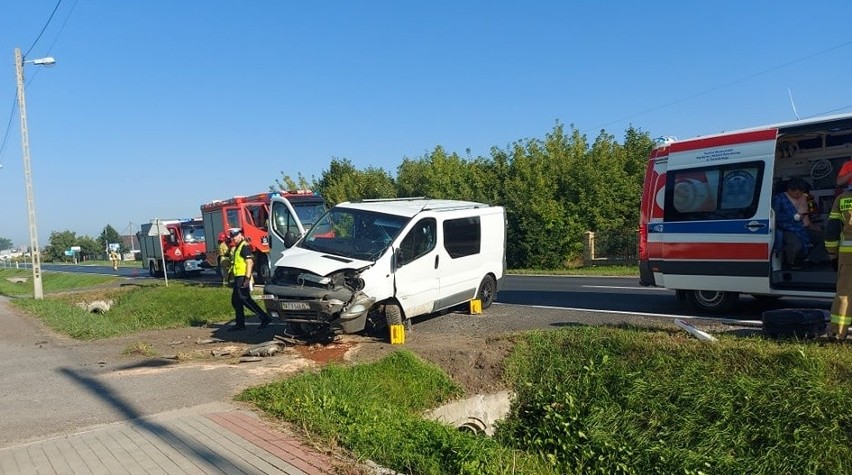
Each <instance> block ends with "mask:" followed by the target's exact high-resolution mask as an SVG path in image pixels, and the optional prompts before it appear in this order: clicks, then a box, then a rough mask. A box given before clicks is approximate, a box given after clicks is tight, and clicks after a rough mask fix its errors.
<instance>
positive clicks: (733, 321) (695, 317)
mask: <svg viewBox="0 0 852 475" xmlns="http://www.w3.org/2000/svg"><path fill="white" fill-rule="evenodd" d="M494 305H514V304H506V303H500V302H494ZM518 306H519V307H530V308H542V309H546V310H573V311H575V312H592V313H609V314H615V315H637V316H640V317H655V318H670V319H675V318H681V319H687V320H713V321H716V322H721V323H729V324H732V325H740V326H763V322H762V321H760V320H737V319H735V318H721V317H708V316H698V315H672V314H669V313H647V312H628V311H624V310H596V309H592V308H577V307H554V306H552V305H518Z"/></svg>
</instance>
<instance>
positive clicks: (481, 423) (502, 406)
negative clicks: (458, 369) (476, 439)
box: [426, 391, 512, 436]
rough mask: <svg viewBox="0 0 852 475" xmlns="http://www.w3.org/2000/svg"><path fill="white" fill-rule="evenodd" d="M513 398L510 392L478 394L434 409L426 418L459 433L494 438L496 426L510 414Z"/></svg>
mask: <svg viewBox="0 0 852 475" xmlns="http://www.w3.org/2000/svg"><path fill="white" fill-rule="evenodd" d="M511 397H512V394H511V393H510V392H509V391H500V392H497V393H493V394H477V395H474V396H472V397H469V398H467V399H462V400H460V401H453V402H451V403H449V404H445V405H443V406H441V407H438V408H436V409H433V410H432V411H429V412H428V413H427V414H426V417H428V418H429V419H433V420H437V421H440V422H443V423H445V424H449V425H451V426H453V427H456V428H457V429H458V430H459V431H464V432H471V433H474V434H485V435H488V436H492V435H494V424H495V423H496V422H497V421H499V420H502V419H504V418H505V417H506V415H507V414H509V406H510V401H511Z"/></svg>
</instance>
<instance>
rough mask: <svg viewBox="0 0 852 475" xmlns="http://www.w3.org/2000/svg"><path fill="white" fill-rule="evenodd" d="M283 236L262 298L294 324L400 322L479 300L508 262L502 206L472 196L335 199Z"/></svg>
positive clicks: (495, 285)
mask: <svg viewBox="0 0 852 475" xmlns="http://www.w3.org/2000/svg"><path fill="white" fill-rule="evenodd" d="M273 206H275V203H273ZM289 239H291V240H294V239H295V238H294V237H292V236H290V237H289ZM283 244H284V246H282V247H281V248H282V249H284V248H286V249H285V250H284V251H283V252H281V253H280V256H281V257H280V258H279V259H278V260H277V262H276V263H275V270H274V273H273V277H272V279H271V281H270V282H269V283H268V284H267V285H266V286H265V287H264V296H263V298H264V301H265V303H266V308H267V311H268V312H269V313H270V315H272V316H273V317H278V318H280V319H281V320H282V321H284V322H288V323H290V324H291V325H290V328H291V329H293V330H295V331H298V332H302V333H313V332H316V331H325V330H328V331H343V332H345V333H354V332H359V331H362V330H364V329H365V328H378V327H381V326H384V325H395V324H402V323H406V322H408V321H409V320H410V319H411V318H413V317H416V316H418V315H425V314H429V313H433V312H437V311H439V310H443V309H447V308H450V307H453V306H456V305H459V304H463V303H466V302H469V301H470V300H472V299H475V298H476V299H480V300H481V301H482V308H483V309H486V308H488V307H489V306H490V305H491V303H492V302H493V301H494V297H495V295H496V293H497V292H498V291H499V290H500V288H501V287H502V282H503V276H504V274H505V269H506V257H505V256H506V252H505V251H506V219H505V212H504V210H503V208H502V207H499V206H491V205H488V204H483V203H475V202H470V201H455V200H434V199H425V198H403V199H389V200H364V201H359V202H346V203H341V204H338V205H337V206H335V207H334V208H332V209H331V210H329V211H328V212H327V213H326V214H325V215H323V216H322V217H321V218H320V219H319V220H318V221H317V222H316V223H315V224H314V226H313V227H312V228H311V229H310V231H309V232H308V233H307V234H305V236H303V237H302V238H301V239H300V240H298V242H296V243H295V244H293V243H292V242H284V243H283ZM274 247H278V246H274Z"/></svg>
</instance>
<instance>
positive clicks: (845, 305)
mask: <svg viewBox="0 0 852 475" xmlns="http://www.w3.org/2000/svg"><path fill="white" fill-rule="evenodd" d="M825 248H826V249H827V250H828V253H829V255H830V256H831V258H832V259H833V260H834V259H836V263H837V294H836V295H835V297H834V303H833V304H832V305H831V322H830V323H829V324H828V336H829V338H837V339H838V340H844V339H846V333H847V331H848V330H849V324H850V323H852V307H850V302H849V300H850V299H852V191H849V190H846V191H844V192H843V193H841V194H840V195H838V196H837V198H835V199H834V205H832V207H831V212H830V213H829V215H828V223H827V224H826V229H825Z"/></svg>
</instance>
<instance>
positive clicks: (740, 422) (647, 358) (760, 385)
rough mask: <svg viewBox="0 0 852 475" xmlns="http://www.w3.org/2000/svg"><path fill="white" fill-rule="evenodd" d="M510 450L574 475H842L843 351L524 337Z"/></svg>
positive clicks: (674, 336) (589, 330) (628, 334)
mask: <svg viewBox="0 0 852 475" xmlns="http://www.w3.org/2000/svg"><path fill="white" fill-rule="evenodd" d="M507 371H508V373H509V377H510V378H511V379H512V380H513V381H514V382H515V383H514V384H515V389H516V392H517V400H516V401H515V402H514V403H513V408H512V413H511V415H510V416H509V417H508V418H507V420H506V421H505V422H504V423H503V424H502V425H501V426H500V427H499V428H498V433H497V437H498V439H499V440H501V441H503V442H504V443H505V444H506V445H507V446H513V447H515V448H517V449H521V450H527V451H531V452H533V453H539V454H541V455H542V456H544V457H546V458H547V460H549V462H550V463H551V466H552V467H553V468H554V469H556V470H564V471H575V470H576V471H578V472H581V473H606V474H615V473H631V474H632V473H635V474H648V473H666V474H668V473H695V474H698V473H731V474H740V473H749V474H779V473H814V474H821V473H824V474H836V473H849V471H848V470H849V469H848V466H849V465H848V464H849V461H850V460H852V412H850V411H849V410H848V403H849V401H852V378H850V376H852V358H850V349H849V348H847V347H845V346H843V345H834V344H822V343H819V342H802V343H789V342H788V343H777V342H773V341H765V340H761V339H733V338H722V339H721V340H720V342H718V343H717V344H706V343H701V342H698V341H696V340H693V339H690V338H689V337H688V336H685V334H683V335H682V334H680V333H670V332H667V331H663V330H654V331H647V330H645V331H640V330H623V329H615V328H605V327H581V328H576V329H569V330H564V331H557V332H546V333H545V332H537V333H533V334H530V335H529V336H528V338H526V339H524V340H522V341H521V342H520V343H519V344H518V346H517V347H516V351H515V352H514V353H513V355H512V356H511V357H510V359H509V361H508V362H507Z"/></svg>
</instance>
